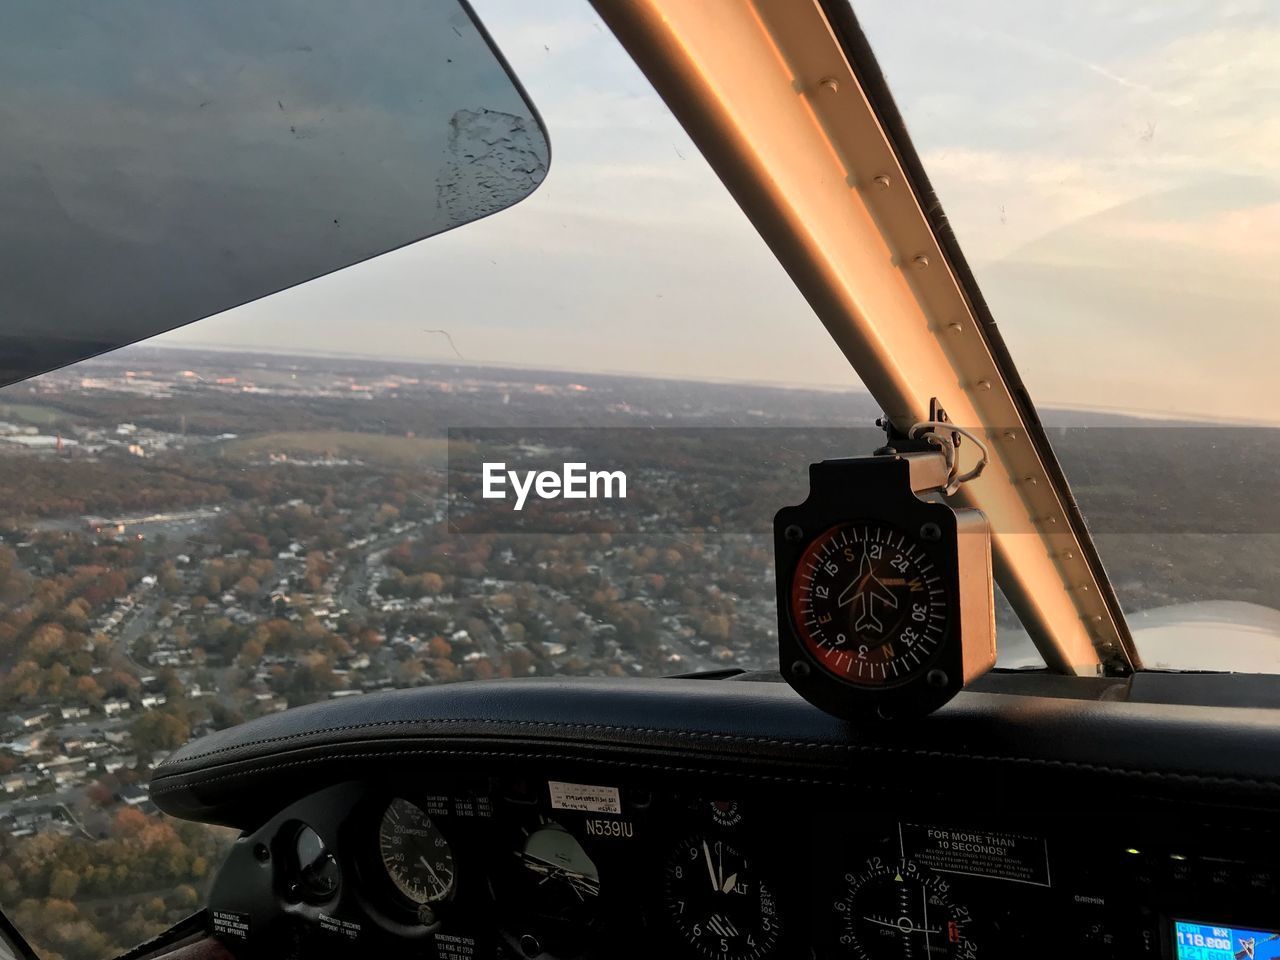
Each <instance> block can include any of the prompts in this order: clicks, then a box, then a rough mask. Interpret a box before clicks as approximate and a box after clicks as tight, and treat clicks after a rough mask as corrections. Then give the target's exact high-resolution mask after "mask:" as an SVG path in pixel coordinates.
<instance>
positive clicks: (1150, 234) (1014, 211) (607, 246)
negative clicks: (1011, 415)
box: [163, 0, 1280, 420]
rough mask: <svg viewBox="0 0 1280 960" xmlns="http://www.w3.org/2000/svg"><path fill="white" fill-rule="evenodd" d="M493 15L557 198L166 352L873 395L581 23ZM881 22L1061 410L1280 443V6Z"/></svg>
mask: <svg viewBox="0 0 1280 960" xmlns="http://www.w3.org/2000/svg"><path fill="white" fill-rule="evenodd" d="M474 5H475V8H476V10H477V12H478V13H479V15H480V17H481V19H482V20H483V21H484V22H485V24H486V25H487V26H488V28H489V29H490V31H491V33H492V34H493V36H494V38H495V40H496V42H497V44H498V46H499V47H500V48H501V49H502V51H503V52H504V54H505V55H506V56H507V57H508V59H509V60H510V62H511V64H512V66H513V68H514V70H515V72H516V74H517V75H518V76H519V77H520V79H521V81H522V82H523V83H524V85H525V87H526V89H527V90H528V92H529V95H530V97H531V99H532V100H533V102H534V103H535V104H536V106H537V108H538V110H539V111H540V112H541V115H542V117H543V119H544V120H545V122H546V126H547V128H548V130H549V132H550V139H551V155H552V160H551V166H550V172H549V174H548V175H547V178H546V180H545V182H544V183H543V184H542V186H541V187H540V188H539V189H538V190H537V191H536V192H535V193H534V194H533V195H532V196H531V197H529V198H528V199H526V200H524V201H522V202H521V203H520V204H518V205H517V206H515V207H513V208H511V209H508V210H505V211H502V212H500V213H497V214H495V215H493V216H491V217H489V218H487V219H485V220H482V221H479V222H476V223H472V224H469V225H466V226H463V227H461V228H458V229H455V230H453V231H450V232H448V233H445V234H441V235H439V236H436V237H433V238H430V239H428V240H425V241H423V242H421V243H418V244H414V245H411V246H409V247H406V248H404V249H401V250H399V251H396V252H394V253H391V254H388V255H386V256H383V257H380V258H378V259H376V260H373V261H371V262H369V263H366V264H362V265H359V266H357V267H354V268H350V269H348V270H345V271H341V272H339V273H337V274H334V275H331V276H329V277H325V278H322V279H320V280H317V281H313V282H312V283H309V284H306V285H304V286H302V287H299V288H296V289H294V290H291V291H286V292H285V293H282V294H279V295H276V296H273V297H269V298H267V299H265V300H262V301H259V302H257V303H254V304H250V305H247V306H244V307H241V308H237V309H235V310H232V311H229V312H228V313H225V314H223V315H221V316H218V317H212V318H209V319H207V320H204V321H202V322H200V323H198V324H195V325H192V326H189V327H186V328H184V329H182V330H180V331H175V332H174V333H171V334H168V335H166V336H165V337H164V338H163V342H167V343H171V344H175V345H179V344H195V343H199V344H213V345H221V346H242V347H260V348H268V349H280V350H288V349H290V348H293V347H298V346H305V347H306V348H308V349H319V350H329V351H333V352H356V353H362V354H377V355H388V356H401V357H412V358H418V359H441V360H443V359H456V358H457V356H458V355H460V356H461V357H462V358H463V359H465V360H467V361H469V362H476V363H487V364H498V365H500V364H520V365H525V366H535V367H538V366H541V367H553V368H561V369H577V370H589V371H613V372H624V373H637V374H644V375H655V376H678V377H690V378H699V379H734V380H748V381H765V382H779V383H788V384H803V383H814V384H821V385H824V386H825V385H835V386H840V385H844V386H850V387H857V386H858V384H857V380H856V378H855V377H854V375H853V374H852V372H851V371H850V370H849V369H848V366H847V364H846V363H845V361H844V359H843V358H842V357H841V356H840V354H839V352H838V351H837V350H836V349H835V347H834V345H833V344H832V343H831V341H830V339H829V338H828V336H827V334H826V333H825V331H824V330H823V329H822V327H821V325H820V324H819V323H818V321H817V320H816V318H815V317H814V316H813V314H812V312H811V311H810V310H809V308H808V306H807V305H806V304H805V302H804V300H803V298H801V297H800V296H799V294H798V293H797V292H796V291H795V289H794V287H793V286H792V285H791V283H790V281H789V280H788V278H787V277H786V275H785V273H784V272H783V270H782V269H781V267H780V266H779V265H778V264H777V263H776V261H774V259H773V257H772V255H771V254H770V253H769V252H768V250H767V249H766V248H765V246H764V244H763V242H762V241H760V239H759V238H758V237H757V236H756V234H755V233H754V231H753V230H752V228H751V227H750V225H749V224H748V223H747V221H746V219H745V217H744V216H743V215H742V213H741V212H740V211H739V210H738V209H737V208H736V206H735V205H734V203H733V202H732V200H731V199H730V197H729V196H728V194H727V192H726V191H725V189H724V188H723V186H721V185H720V183H719V181H718V180H717V179H716V177H715V175H714V174H713V173H712V172H711V171H710V169H709V168H708V166H707V165H706V163H705V162H704V161H703V160H702V159H701V157H700V156H699V154H698V151H697V150H696V149H695V148H694V147H693V145H692V143H691V142H690V141H689V139H688V137H687V136H686V135H685V134H684V132H683V130H682V129H681V128H680V127H679V125H678V124H677V123H676V122H675V120H674V119H673V118H672V117H671V116H670V114H669V113H668V111H667V110H666V108H665V106H664V105H663V104H662V103H661V101H660V100H659V99H658V98H657V97H656V95H655V94H654V93H653V92H652V90H651V89H650V87H649V86H648V84H647V82H646V81H645V80H644V78H643V77H642V76H641V75H640V74H639V72H638V70H637V69H636V68H635V67H634V65H633V64H631V62H630V61H629V59H628V58H627V57H626V55H625V53H623V51H622V50H621V48H620V47H619V46H618V44H617V43H616V42H615V41H614V40H613V38H612V37H611V36H610V35H609V34H608V32H607V29H606V28H604V27H603V25H602V24H601V23H600V21H599V19H598V18H597V17H596V15H595V13H594V11H592V10H591V8H590V7H589V5H588V4H587V3H586V2H585V0H548V2H540V3H538V4H528V3H522V2H515V0H475V4H474ZM855 10H856V11H857V13H858V15H859V17H860V19H861V21H862V23H863V26H864V28H865V29H866V31H867V33H868V36H869V37H870V39H871V41H872V45H873V47H874V49H875V50H876V52H877V55H878V57H879V58H880V61H881V65H882V67H883V68H884V70H885V73H886V76H887V77H888V79H889V83H890V87H891V89H892V90H893V91H894V93H895V96H896V97H897V99H898V103H899V106H900V108H901V109H902V111H903V114H904V116H905V118H906V120H907V124H908V128H909V130H910V132H911V134H912V137H913V139H914V141H915V144H916V147H917V150H918V151H919V152H920V154H921V156H922V159H923V161H924V165H925V168H926V170H927V171H928V173H929V175H930V177H931V179H932V181H933V185H934V187H935V189H936V190H937V192H938V193H939V195H940V197H941V200H942V203H943V206H944V208H945V209H946V211H947V213H948V215H949V217H950V219H951V221H952V223H953V225H954V226H955V228H956V231H957V234H958V236H959V239H960V241H961V244H962V246H963V248H964V249H965V251H966V255H967V257H968V259H969V261H970V263H971V265H972V266H973V268H974V271H975V273H976V276H977V279H978V282H979V285H980V286H981V288H982V291H983V293H984V295H985V296H986V298H987V300H988V302H989V303H990V305H991V307H992V310H993V312H994V315H995V318H996V320H997V322H998V323H999V325H1000V328H1001V330H1002V331H1003V334H1004V336H1005V338H1006V341H1007V342H1008V344H1009V346H1010V348H1011V350H1012V353H1013V356H1014V359H1015V361H1016V362H1017V363H1018V365H1019V368H1020V370H1021V371H1022V374H1023V376H1024V379H1025V380H1026V381H1027V384H1028V386H1029V387H1030V390H1031V393H1032V396H1033V398H1034V399H1035V400H1036V401H1037V402H1039V403H1040V404H1041V405H1044V406H1049V405H1059V404H1069V405H1077V406H1084V407H1096V408H1107V409H1121V410H1134V411H1151V412H1157V413H1187V414H1199V415H1205V416H1212V417H1224V418H1239V419H1249V420H1256V419H1266V420H1273V419H1280V416H1278V415H1276V414H1272V413H1271V412H1270V410H1271V407H1272V406H1273V404H1272V402H1271V397H1270V390H1269V389H1268V388H1269V386H1270V383H1271V381H1272V379H1273V377H1272V376H1271V371H1272V367H1273V365H1274V364H1275V359H1274V358H1275V357H1276V355H1277V353H1278V352H1280V325H1278V324H1276V322H1275V316H1276V308H1277V306H1280V269H1277V267H1276V264H1277V261H1278V260H1280V174H1278V173H1277V165H1278V161H1277V157H1280V110H1277V109H1276V106H1277V104H1280V57H1276V56H1275V51H1276V50H1277V49H1280V19H1278V16H1277V14H1278V11H1277V9H1276V7H1275V5H1269V4H1265V3H1255V2H1249V0H1228V2H1191V0H1159V2H1155V0H1151V2H1146V3H1142V2H1138V3H1132V2H1129V3H1121V2H1110V0H1105V2H1104V0H1080V2H1073V3H1071V4H1062V3H1057V2H1054V3H1049V2H1039V0H1037V2H1025V0H1023V2H994V0H993V2H964V3H952V4H939V3H937V2H933V0H864V2H859V3H855ZM441 329H447V330H448V331H449V333H450V336H451V338H452V343H453V345H455V346H456V353H455V350H454V349H453V348H452V347H451V346H450V343H449V341H448V340H447V339H446V338H444V337H443V336H442V335H440V334H438V333H433V332H431V331H434V330H441Z"/></svg>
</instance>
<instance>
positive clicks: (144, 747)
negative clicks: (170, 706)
mask: <svg viewBox="0 0 1280 960" xmlns="http://www.w3.org/2000/svg"><path fill="white" fill-rule="evenodd" d="M129 729H130V732H132V734H133V741H134V743H135V744H136V745H137V748H138V750H139V752H145V753H153V752H155V751H157V750H176V749H177V748H178V747H180V746H182V745H183V744H184V743H186V742H187V740H188V739H190V737H191V724H189V723H188V722H187V721H186V720H185V719H184V718H183V717H180V716H178V715H177V714H174V713H170V712H168V711H166V710H152V711H150V712H149V713H144V714H143V715H142V716H140V717H139V718H138V719H137V720H135V721H133V725H132V726H131V727H130V728H129Z"/></svg>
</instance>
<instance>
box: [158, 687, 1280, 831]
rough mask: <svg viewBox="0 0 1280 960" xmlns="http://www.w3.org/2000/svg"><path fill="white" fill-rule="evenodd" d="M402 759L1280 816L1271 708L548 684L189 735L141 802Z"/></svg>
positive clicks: (169, 803) (411, 695)
mask: <svg viewBox="0 0 1280 960" xmlns="http://www.w3.org/2000/svg"><path fill="white" fill-rule="evenodd" d="M404 763H415V764H416V763H432V764H435V765H438V766H448V767H449V768H450V769H455V768H456V769H465V770H474V771H477V772H486V771H487V772H489V773H494V772H498V771H499V770H504V769H506V768H520V769H522V770H526V771H531V772H533V773H534V774H537V773H539V772H541V773H543V774H544V775H546V774H547V773H554V770H553V769H552V768H555V769H561V768H564V767H567V766H575V765H576V766H587V767H600V768H603V769H610V770H613V771H614V772H615V774H617V773H620V772H623V771H632V772H633V774H634V775H635V776H645V775H652V774H669V775H680V776H690V777H712V776H714V777H724V778H733V779H739V778H742V779H748V780H752V781H758V782H771V783H793V782H794V783H823V784H827V783H830V784H850V785H857V786H860V787H864V788H872V789H879V788H883V787H884V786H885V785H887V784H903V783H921V782H927V783H948V784H952V785H954V786H955V787H956V788H957V789H959V788H964V789H972V790H982V791H989V792H990V793H992V794H993V795H1002V794H1007V793H1008V792H1009V791H1016V792H1019V794H1020V795H1025V796H1026V797H1027V798H1032V797H1033V796H1035V795H1042V796H1043V797H1045V798H1049V797H1055V796H1056V797H1057V798H1058V799H1059V800H1061V799H1062V797H1063V791H1069V792H1070V793H1072V794H1073V795H1078V796H1084V795H1087V794H1089V793H1090V792H1091V791H1097V790H1106V791H1108V793H1107V797H1108V802H1109V803H1113V804H1122V803H1123V802H1124V800H1125V798H1126V797H1130V798H1133V799H1135V800H1136V799H1139V798H1146V797H1150V796H1153V795H1154V796H1161V797H1178V798H1185V799H1188V800H1195V801H1197V802H1200V803H1210V804H1213V805H1218V806H1221V805H1232V804H1237V805H1243V806H1249V807H1252V808H1259V807H1261V808H1266V809H1269V810H1270V809H1277V810H1280V712H1276V711H1271V710H1264V709H1235V708H1221V707H1193V706H1169V705H1164V704H1138V703H1126V702H1113V701H1101V702H1098V701H1078V700H1069V699H1052V698H1041V697H1034V696H1024V695H1005V694H992V693H974V692H964V693H962V694H960V695H959V696H958V697H957V698H956V699H955V700H954V701H952V703H950V704H948V705H947V706H946V707H944V708H943V709H942V710H940V711H939V712H938V713H936V714H934V715H932V716H930V717H927V718H925V719H923V720H919V721H915V722H912V723H900V724H893V725H875V726H861V727H855V726H853V725H850V724H847V723H844V722H842V721H839V720H836V719H834V718H832V717H829V716H827V715H826V714H824V713H821V712H820V711H818V710H816V709H815V708H813V707H811V706H810V705H809V704H807V703H806V702H804V701H803V700H801V699H800V698H799V697H798V696H797V695H796V694H795V693H794V692H793V691H792V690H791V689H790V688H789V687H787V686H785V685H783V684H778V683H751V682H744V683H726V682H724V681H715V680H675V679H668V680H617V681H613V680H595V679H545V680H508V681H495V682H488V683H480V682H475V683H461V684H453V685H447V686H440V687H428V688H419V689H414V690H402V691H394V692H388V693H384V694H372V695H367V696H362V697H350V698H344V699H341V700H334V701H328V702H325V703H320V704H315V705H312V706H309V707H302V708H299V709H296V710H290V711H286V712H284V713H279V714H273V715H270V716H267V717H263V718H261V719H259V720H255V721H252V722H250V723H246V724H243V725H241V726H239V727H235V728H232V729H229V730H224V731H220V732H218V733H215V734H212V735H210V736H208V737H205V738H203V739H201V740H197V741H195V742H193V743H191V744H188V745H187V746H185V747H183V748H182V749H180V750H178V751H177V752H176V753H174V754H173V755H171V756H170V757H169V758H168V759H167V760H166V761H165V762H164V763H163V764H161V765H160V766H159V767H158V768H157V770H156V772H155V775H154V777H153V779H152V782H151V795H152V798H153V799H154V800H155V802H156V803H157V804H158V805H159V806H160V808H161V809H163V810H165V811H166V812H168V813H171V814H174V815H176V816H180V817H185V818H188V819H198V820H204V821H208V822H215V823H224V824H228V825H232V826H237V827H241V828H249V827H252V826H254V825H255V824H257V823H260V822H261V821H262V820H263V819H265V818H267V817H269V816H271V815H272V814H273V813H274V812H275V811H277V810H278V809H280V807H281V806H283V805H284V804H285V803H287V802H289V801H290V800H291V799H294V798H296V797H298V796H301V795H303V794H304V793H306V792H310V791H311V790H314V789H319V788H320V787H323V786H326V785H328V784H331V783H335V782H338V781H340V780H343V779H350V778H355V777H368V776H386V775H387V774H388V772H389V771H392V770H395V769H404V768H403V766H402V764H404Z"/></svg>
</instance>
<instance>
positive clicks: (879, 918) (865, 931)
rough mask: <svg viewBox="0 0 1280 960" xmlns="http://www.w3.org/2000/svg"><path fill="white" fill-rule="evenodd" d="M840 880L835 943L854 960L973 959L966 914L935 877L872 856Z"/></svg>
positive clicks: (909, 864) (902, 862)
mask: <svg viewBox="0 0 1280 960" xmlns="http://www.w3.org/2000/svg"><path fill="white" fill-rule="evenodd" d="M844 879H845V884H846V886H845V890H844V895H843V896H842V897H841V898H840V899H839V900H837V901H836V902H835V904H834V906H835V911H836V915H837V919H838V927H839V939H840V943H841V944H843V945H844V946H845V947H847V948H848V949H849V950H850V952H851V953H852V954H853V956H854V957H856V958H858V960H890V958H922V960H976V958H977V956H978V954H977V948H976V946H975V945H974V942H973V941H972V940H971V939H970V938H969V926H970V916H969V910H968V908H967V907H964V906H961V905H960V904H958V903H956V902H955V901H954V900H953V899H952V896H951V885H950V884H949V883H948V881H946V880H945V879H943V878H942V877H940V876H939V875H938V874H936V873H934V872H932V871H931V870H928V869H927V868H925V867H921V866H919V865H917V864H916V863H915V862H914V861H912V860H906V859H903V860H882V859H881V858H880V857H872V858H871V859H870V860H868V861H867V862H866V864H865V866H864V869H863V870H862V872H860V873H848V874H845V878H844Z"/></svg>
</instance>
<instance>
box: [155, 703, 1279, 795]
mask: <svg viewBox="0 0 1280 960" xmlns="http://www.w3.org/2000/svg"><path fill="white" fill-rule="evenodd" d="M459 722H461V721H459ZM546 725H550V726H559V725H558V724H546ZM581 728H582V726H581V725H579V729H581ZM620 729H624V730H633V729H635V728H630V727H624V728H620ZM649 732H664V733H677V734H678V735H679V734H680V732H677V731H649ZM683 735H685V736H690V737H693V736H697V737H705V738H715V739H735V740H740V741H743V742H767V743H770V744H776V745H786V742H785V741H774V740H766V739H764V738H760V737H737V738H734V737H731V736H728V735H725V734H710V733H701V732H698V733H694V732H690V731H684V732H683ZM791 745H801V746H803V745H813V746H822V747H826V748H831V749H840V750H855V751H861V752H866V753H890V754H896V755H899V756H914V757H921V758H929V759H943V760H961V761H979V762H984V763H995V764H1014V765H1024V766H1036V767H1044V768H1053V769H1061V770H1073V771H1084V772H1093V773H1103V774H1110V775H1116V776H1122V777H1130V778H1135V779H1145V780H1152V781H1157V782H1182V783H1192V784H1199V785H1244V786H1253V787H1262V788H1264V789H1267V790H1278V789H1280V781H1277V780H1274V779H1260V778H1257V777H1238V776H1231V775H1215V774H1200V773H1178V772H1172V771H1163V770H1141V769H1136V768H1132V767H1120V766H1114V765H1110V764H1097V763H1090V762H1087V761H1081V760H1057V759H1051V758H1046V757H1014V756H1000V755H986V754H971V753H954V752H950V751H944V750H918V749H916V750H913V749H904V748H901V747H884V746H872V745H867V744H804V743H803V741H797V742H793V743H792V744H791ZM415 755H422V756H460V757H474V758H484V757H494V756H498V757H520V758H536V759H549V760H564V761H568V762H577V763H587V764H605V765H612V766H627V767H633V768H638V769H652V770H667V771H682V772H688V773H703V774H708V775H711V776H738V777H747V778H751V779H765V780H774V781H778V782H786V783H817V784H826V785H835V784H836V783H837V782H836V781H824V780H814V779H807V778H803V777H782V776H770V775H766V774H750V773H739V772H735V771H731V770H729V771H726V770H708V769H705V768H696V767H675V766H664V765H661V764H653V763H649V762H645V761H628V760H610V759H606V758H597V757H584V756H581V755H578V756H574V755H566V754H537V753H528V752H524V751H498V750H481V751H474V750H473V751H466V750H446V749H432V750H389V751H378V752H373V753H370V752H364V753H351V754H340V755H339V757H340V758H341V759H363V758H368V757H389V756H415ZM264 759H265V758H261V757H258V758H246V761H245V762H249V763H252V762H254V761H258V762H259V763H260V762H261V761H263V760H264ZM330 759H333V755H326V756H322V757H312V758H307V759H303V760H292V761H285V762H283V763H280V762H273V763H271V764H269V765H270V766H272V767H280V768H283V767H290V766H302V765H308V764H314V763H322V762H325V761H327V760H330ZM256 772H258V770H257V768H254V769H250V770H242V771H235V772H232V773H227V774H219V775H216V776H212V777H208V776H201V775H200V773H199V772H198V771H192V772H190V773H188V774H183V773H180V772H174V773H171V774H170V775H169V778H172V779H173V780H179V779H180V778H181V782H177V783H160V782H158V781H157V780H156V779H153V780H152V782H151V789H152V792H153V793H165V792H169V791H172V790H177V789H183V788H189V787H193V786H202V785H204V784H208V783H214V782H217V781H219V780H224V779H229V778H235V777H242V776H247V775H249V774H252V773H256ZM169 778H166V779H169Z"/></svg>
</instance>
